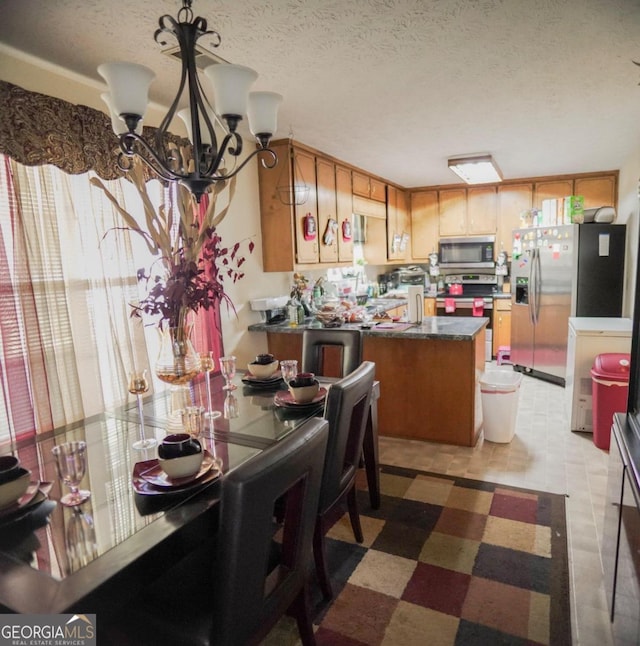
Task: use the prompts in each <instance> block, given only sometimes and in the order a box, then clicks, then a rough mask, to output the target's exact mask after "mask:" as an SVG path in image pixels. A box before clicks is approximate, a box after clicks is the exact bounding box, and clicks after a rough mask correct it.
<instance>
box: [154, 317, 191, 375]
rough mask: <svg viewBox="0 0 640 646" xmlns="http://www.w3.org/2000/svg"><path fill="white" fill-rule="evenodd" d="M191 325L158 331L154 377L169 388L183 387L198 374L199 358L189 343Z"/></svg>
mask: <svg viewBox="0 0 640 646" xmlns="http://www.w3.org/2000/svg"><path fill="white" fill-rule="evenodd" d="M191 328H192V326H191V325H185V326H183V327H175V328H164V329H163V330H161V331H160V333H161V341H160V354H159V355H158V359H157V361H156V375H157V377H158V379H160V381H164V382H165V383H167V384H170V385H171V386H184V385H186V384H188V383H189V382H190V381H191V380H192V379H194V378H195V377H197V376H198V374H199V373H200V356H199V355H198V353H197V352H196V351H195V350H194V349H193V345H192V343H191V339H190V335H191Z"/></svg>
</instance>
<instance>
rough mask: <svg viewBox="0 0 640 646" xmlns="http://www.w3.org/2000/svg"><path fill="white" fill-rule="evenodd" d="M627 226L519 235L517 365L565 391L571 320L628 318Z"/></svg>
mask: <svg viewBox="0 0 640 646" xmlns="http://www.w3.org/2000/svg"><path fill="white" fill-rule="evenodd" d="M625 233H626V227H625V225H623V224H600V223H589V224H582V225H578V224H571V225H566V226H558V227H535V228H530V229H516V230H515V231H514V232H513V257H512V261H511V361H512V363H513V364H514V368H515V369H516V370H519V371H521V372H528V373H531V374H532V375H533V376H537V377H541V378H543V379H547V380H548V381H553V382H555V383H559V384H561V385H563V386H564V384H565V374H566V364H567V342H568V335H569V317H571V316H594V317H598V316H608V317H611V316H613V317H616V316H621V314H622V296H623V287H624V259H625Z"/></svg>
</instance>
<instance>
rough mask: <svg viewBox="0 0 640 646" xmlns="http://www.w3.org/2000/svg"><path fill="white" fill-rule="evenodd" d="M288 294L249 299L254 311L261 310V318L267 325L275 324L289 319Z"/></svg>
mask: <svg viewBox="0 0 640 646" xmlns="http://www.w3.org/2000/svg"><path fill="white" fill-rule="evenodd" d="M288 302H289V297H288V296H272V297H269V298H256V299H253V300H251V301H249V304H250V305H251V309H252V310H253V311H254V312H260V320H261V321H262V323H266V324H267V325H275V324H276V323H282V322H284V321H286V320H287V303H288Z"/></svg>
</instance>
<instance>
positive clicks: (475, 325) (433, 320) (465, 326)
mask: <svg viewBox="0 0 640 646" xmlns="http://www.w3.org/2000/svg"><path fill="white" fill-rule="evenodd" d="M488 322H489V319H488V318H485V317H473V316H467V317H452V316H428V317H425V318H424V319H423V321H422V324H418V323H415V324H412V323H402V322H398V323H392V322H389V323H387V322H384V323H382V322H381V323H377V324H376V323H372V327H371V328H370V329H366V328H363V327H362V324H361V323H345V324H344V325H343V326H342V327H341V328H340V329H356V330H361V331H362V334H363V335H364V336H365V337H369V336H371V337H386V338H397V339H443V340H449V341H470V340H472V339H474V338H475V337H476V336H477V335H478V334H479V333H480V332H481V331H483V330H484V328H485V327H486V326H487V324H488ZM391 326H393V327H391ZM406 326H409V327H406ZM317 327H318V326H317V325H316V324H315V321H314V319H312V318H308V319H306V320H305V323H304V324H303V325H297V326H296V327H291V326H290V325H289V322H288V321H287V322H285V323H277V324H275V325H268V324H267V323H256V324H254V325H250V326H249V328H248V329H249V332H271V333H278V334H302V332H303V331H304V330H306V329H309V328H317Z"/></svg>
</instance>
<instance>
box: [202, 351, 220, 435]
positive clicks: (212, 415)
mask: <svg viewBox="0 0 640 646" xmlns="http://www.w3.org/2000/svg"><path fill="white" fill-rule="evenodd" d="M213 367H214V362H213V352H212V351H209V352H207V354H201V355H200V369H201V370H202V371H203V372H204V375H205V380H206V383H207V411H206V412H205V414H204V417H205V419H207V420H208V422H209V430H210V431H213V420H214V419H216V418H218V417H220V411H214V410H213V406H212V405H211V371H212V370H213Z"/></svg>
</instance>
